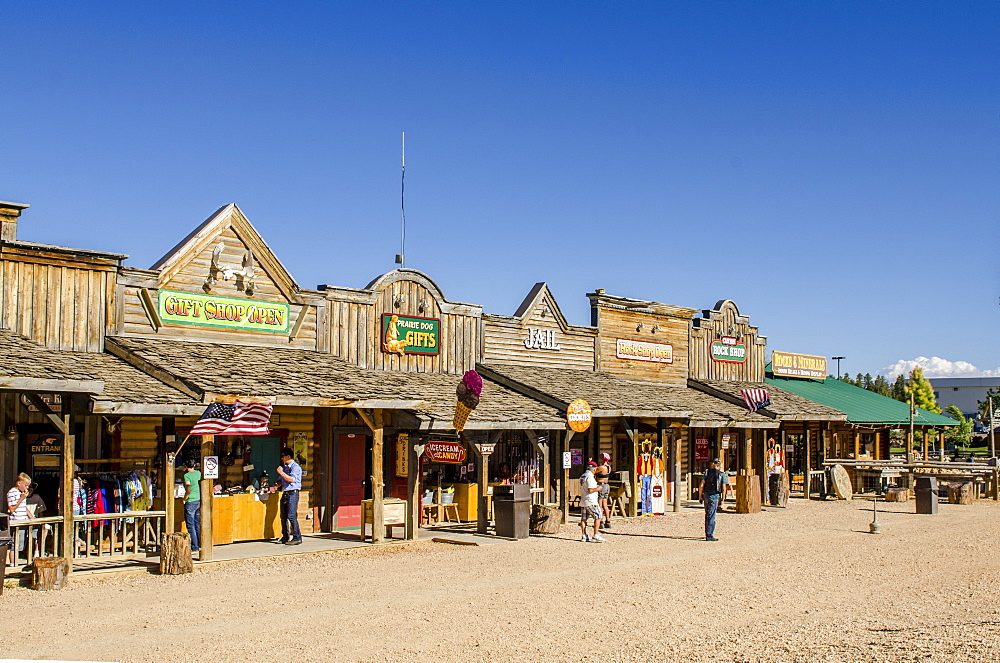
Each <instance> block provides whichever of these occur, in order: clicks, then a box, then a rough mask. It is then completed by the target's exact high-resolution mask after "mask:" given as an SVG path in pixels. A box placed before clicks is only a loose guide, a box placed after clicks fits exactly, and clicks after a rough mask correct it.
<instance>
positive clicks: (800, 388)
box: [766, 376, 958, 426]
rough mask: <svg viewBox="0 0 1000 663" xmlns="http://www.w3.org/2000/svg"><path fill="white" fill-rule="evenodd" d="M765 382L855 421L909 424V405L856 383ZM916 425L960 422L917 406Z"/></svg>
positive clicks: (772, 379) (774, 379)
mask: <svg viewBox="0 0 1000 663" xmlns="http://www.w3.org/2000/svg"><path fill="white" fill-rule="evenodd" d="M766 382H767V383H768V384H770V385H774V386H775V387H778V388H779V389H784V390H785V391H790V392H792V393H793V394H796V395H798V396H802V397H803V398H808V399H809V400H811V401H815V402H817V403H820V404H821V405H826V406H827V407H832V408H834V409H836V410H840V411H841V412H843V413H845V414H846V415H847V421H848V422H850V423H852V424H867V425H879V426H903V425H909V423H910V406H909V404H908V403H903V402H901V401H897V400H896V399H894V398H889V397H887V396H882V395H881V394H876V393H875V392H874V391H868V390H867V389H862V388H861V387H855V386H854V385H853V384H847V383H846V382H841V381H840V380H838V379H837V378H833V377H828V378H826V379H825V380H804V379H798V378H782V377H773V376H768V377H767V378H766ZM913 423H914V424H916V425H917V426H955V425H957V424H958V422H957V421H955V420H954V419H952V418H951V417H946V416H944V415H942V414H934V413H933V412H929V411H927V410H924V409H923V408H919V407H918V408H917V409H916V413H915V414H914V416H913Z"/></svg>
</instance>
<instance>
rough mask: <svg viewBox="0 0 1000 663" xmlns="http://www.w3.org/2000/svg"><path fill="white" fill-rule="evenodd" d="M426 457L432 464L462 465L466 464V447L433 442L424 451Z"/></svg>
mask: <svg viewBox="0 0 1000 663" xmlns="http://www.w3.org/2000/svg"><path fill="white" fill-rule="evenodd" d="M424 456H426V458H427V460H429V461H430V462H432V463H452V464H454V465H461V464H462V463H464V462H465V447H463V446H462V445H461V444H459V443H458V442H444V441H437V442H435V441H431V442H428V443H427V447H426V448H425V449H424Z"/></svg>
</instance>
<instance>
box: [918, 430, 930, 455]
mask: <svg viewBox="0 0 1000 663" xmlns="http://www.w3.org/2000/svg"><path fill="white" fill-rule="evenodd" d="M920 430H921V431H922V432H923V434H924V436H923V440H924V441H923V442H921V443H920V447H921V449H920V450H921V451H922V452H923V455H924V460H930V456H929V455H928V454H929V451H930V445H929V444H927V440H928V436H927V426H921V427H920Z"/></svg>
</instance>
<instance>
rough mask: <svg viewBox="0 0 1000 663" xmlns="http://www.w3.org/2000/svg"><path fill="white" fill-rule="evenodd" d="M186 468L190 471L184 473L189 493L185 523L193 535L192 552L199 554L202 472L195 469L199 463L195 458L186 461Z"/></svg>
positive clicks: (185, 504) (185, 503)
mask: <svg viewBox="0 0 1000 663" xmlns="http://www.w3.org/2000/svg"><path fill="white" fill-rule="evenodd" d="M184 466H185V467H187V470H188V471H187V472H185V473H184V488H185V489H186V491H187V496H186V497H185V498H184V522H185V523H187V530H188V534H190V535H191V552H198V548H199V546H198V543H199V539H198V536H199V535H200V534H201V472H199V471H198V470H196V469H195V468H196V467H198V461H196V460H194V459H193V458H189V459H187V460H186V461H184Z"/></svg>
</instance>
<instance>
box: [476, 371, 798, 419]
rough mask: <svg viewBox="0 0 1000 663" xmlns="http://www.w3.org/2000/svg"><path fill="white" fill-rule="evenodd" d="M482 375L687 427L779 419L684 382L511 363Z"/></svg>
mask: <svg viewBox="0 0 1000 663" xmlns="http://www.w3.org/2000/svg"><path fill="white" fill-rule="evenodd" d="M477 370H479V371H480V372H481V373H482V374H483V376H484V377H489V378H490V379H494V380H498V381H501V382H502V383H503V384H505V385H508V386H510V387H512V388H514V389H517V390H519V391H522V392H523V393H525V394H528V395H531V396H532V397H534V398H540V399H543V400H545V401H546V402H548V403H551V404H552V405H554V406H556V407H559V408H560V409H562V410H565V408H566V406H567V405H569V403H570V402H572V401H573V400H575V399H577V398H582V399H583V400H585V401H587V403H588V404H589V405H590V407H591V409H592V410H593V415H594V416H595V417H646V418H654V417H666V418H675V419H688V420H690V425H691V426H706V427H718V426H732V427H734V428H777V427H778V422H777V421H775V420H774V419H771V418H769V417H765V416H762V415H760V414H756V413H755V414H747V410H746V407H743V406H739V405H734V404H733V403H730V402H728V401H725V400H722V399H719V398H714V397H712V396H710V395H708V394H706V393H703V392H700V391H697V390H695V389H689V388H688V387H673V386H667V385H664V384H660V383H652V382H640V381H633V380H626V379H625V378H622V377H620V376H617V375H612V374H610V373H602V372H595V371H585V370H573V369H567V368H550V367H536V366H513V365H498V364H490V365H482V364H481V365H479V366H477Z"/></svg>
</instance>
